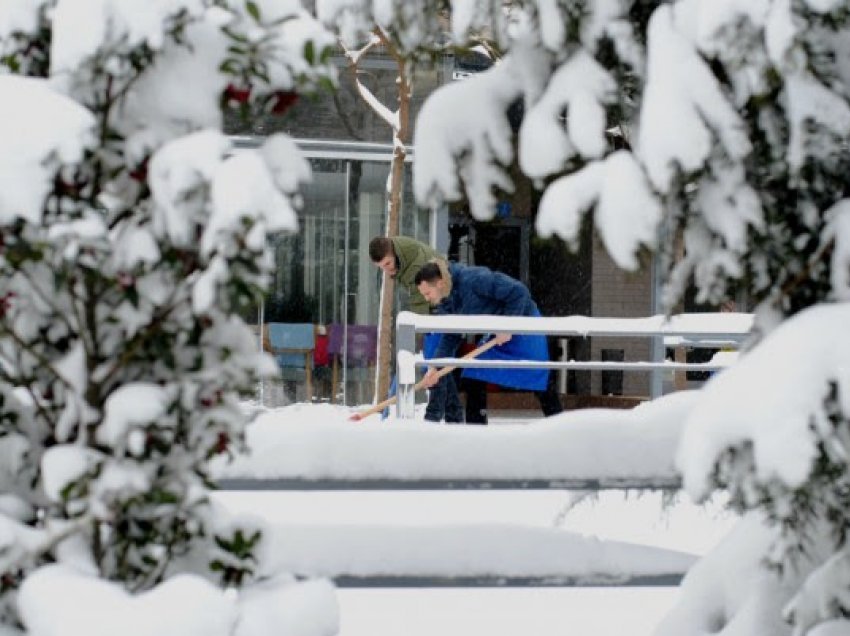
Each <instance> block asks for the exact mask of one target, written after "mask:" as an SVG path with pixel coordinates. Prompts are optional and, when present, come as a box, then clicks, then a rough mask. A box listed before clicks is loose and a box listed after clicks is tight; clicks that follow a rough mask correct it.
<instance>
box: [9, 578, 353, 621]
mask: <svg viewBox="0 0 850 636" xmlns="http://www.w3.org/2000/svg"><path fill="white" fill-rule="evenodd" d="M46 599H49V609H48V607H47V606H46V605H45V600H46ZM18 606H19V609H20V612H21V616H22V618H23V621H24V624H25V626H26V628H27V634H28V636H67V635H68V634H88V635H89V636H115V635H116V634H121V635H122V636H151V635H152V634H156V635H157V636H267V635H268V634H271V633H282V634H287V636H332V635H334V634H336V633H337V631H338V627H339V618H338V614H339V612H338V607H337V604H336V599H335V598H334V591H333V588H332V586H331V585H330V584H329V583H327V582H326V581H313V582H308V583H292V582H291V581H289V580H287V581H284V582H281V583H277V584H275V582H273V581H270V582H267V583H265V584H262V585H257V586H253V587H250V588H248V589H247V590H243V591H241V592H240V593H238V594H236V593H230V592H225V591H223V590H221V589H219V588H217V587H215V586H214V585H212V584H211V583H209V582H207V581H205V580H204V579H201V578H199V577H197V576H191V575H178V576H175V577H174V578H171V579H168V580H166V581H164V582H163V583H161V584H160V585H158V586H157V587H155V588H154V589H152V590H150V591H148V592H144V593H142V594H138V595H135V596H133V595H131V594H129V593H128V592H126V591H125V590H124V589H123V588H122V587H121V586H120V585H118V584H116V583H111V582H109V581H105V580H103V579H100V578H96V577H93V576H89V575H85V574H81V573H80V572H78V571H76V570H74V569H72V568H69V567H68V566H64V565H48V566H44V567H42V568H41V569H39V570H37V571H36V572H34V573H33V574H31V575H30V576H28V577H27V579H26V580H25V581H24V583H23V585H22V586H21V590H20V593H19V596H18Z"/></svg>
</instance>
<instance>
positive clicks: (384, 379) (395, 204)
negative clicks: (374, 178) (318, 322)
mask: <svg viewBox="0 0 850 636" xmlns="http://www.w3.org/2000/svg"><path fill="white" fill-rule="evenodd" d="M379 37H380V38H381V42H382V44H383V45H384V46H386V47H387V50H388V51H389V52H390V55H392V56H393V58H395V61H396V65H397V66H398V113H397V114H398V123H397V126H396V127H394V129H393V160H392V164H391V168H390V183H389V192H388V193H387V194H388V205H387V236H398V233H399V229H400V225H401V221H400V219H401V195H402V192H403V191H404V160H405V158H406V156H407V150H406V144H407V143H408V141H409V136H410V94H411V91H412V89H411V85H410V79H409V77H408V75H407V69H406V68H405V63H404V60H403V59H402V58H401V56H399V55H398V53H397V52H396V50H395V48H394V47H393V46H392V43H391V42H389V40H388V39H387V38H386V37H385V36H384V35H383V34H382V33H379ZM394 291H395V281H394V280H392V279H391V278H390V277H388V276H387V275H386V274H384V277H383V285H382V289H381V318H380V322H379V333H378V363H377V365H376V377H375V396H374V401H375V402H379V401H381V400H382V399H384V396H386V395H387V393H388V391H389V386H390V371H391V369H392V368H393V366H394V362H395V361H394V360H393V335H394V332H395V319H394V314H393V296H394Z"/></svg>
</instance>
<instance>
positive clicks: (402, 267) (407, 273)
mask: <svg viewBox="0 0 850 636" xmlns="http://www.w3.org/2000/svg"><path fill="white" fill-rule="evenodd" d="M390 240H391V241H392V242H393V251H394V252H395V255H396V258H397V259H398V273H397V274H396V276H395V279H396V281H397V282H398V283H399V284H400V285H401V286H402V287H404V288H405V289H406V290H407V292H408V294H410V299H409V302H408V305H409V307H408V308H409V309H410V311H413V312H415V313H417V314H428V313H430V311H431V307H430V306H429V305H428V301H427V300H425V298H424V297H423V296H422V294H420V293H419V290H418V289H416V282H415V278H416V274H417V273H418V272H419V270H420V269H422V266H423V265H425V263H427V262H428V261H430V260H433V259H437V260H442V261H444V262H445V260H446V258H445V256H443V255H442V254H440V253H439V252H437V251H436V250H434V249H433V248H432V247H430V246H429V245H426V244H425V243H421V242H420V241H417V240H416V239H412V238H408V237H406V236H393V237H391V238H390Z"/></svg>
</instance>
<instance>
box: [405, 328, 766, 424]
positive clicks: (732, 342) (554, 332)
mask: <svg viewBox="0 0 850 636" xmlns="http://www.w3.org/2000/svg"><path fill="white" fill-rule="evenodd" d="M752 325H753V315H752V314H745V313H734V312H723V313H699V314H678V315H674V316H663V315H657V316H650V317H647V318H592V317H588V316H564V317H540V318H533V317H526V316H423V315H419V314H414V313H412V312H401V313H400V314H399V316H398V320H397V321H396V335H397V337H396V343H397V347H398V354H397V357H396V360H397V374H398V375H397V377H398V378H399V380H400V381H399V390H398V404H397V413H398V416H399V417H400V418H403V419H410V418H411V417H413V412H414V408H413V404H414V391H413V382H414V379H415V369H414V367H424V366H429V365H430V366H437V367H441V366H453V367H460V368H468V367H499V368H535V369H541V368H543V369H569V370H593V371H599V370H607V371H642V372H649V373H651V374H652V379H651V382H650V395H651V397H653V398H656V397H658V396H660V395H661V392H662V390H661V387H662V373H663V372H665V371H714V370H717V369H721V368H724V367H726V366H728V364H729V357H728V356H727V357H722V356H719V357H717V358H714V359H712V360H710V361H708V362H676V361H670V360H665V356H664V352H665V348H666V347H691V348H731V349H737V348H738V347H740V345H741V343H742V342H743V341H744V340H745V339H746V337H747V336H748V334H749V333H750V330H751V329H752ZM500 332H507V333H511V334H542V335H548V336H559V337H582V338H587V337H594V336H598V337H622V338H635V337H643V338H648V339H651V342H652V348H651V351H652V353H651V356H650V357H651V359H650V360H642V361H607V360H606V361H597V360H564V361H546V362H540V361H530V360H511V361H506V360H476V359H461V358H439V359H431V360H425V359H423V358H422V356H416V355H414V351H415V347H416V334H419V333H459V334H471V333H500Z"/></svg>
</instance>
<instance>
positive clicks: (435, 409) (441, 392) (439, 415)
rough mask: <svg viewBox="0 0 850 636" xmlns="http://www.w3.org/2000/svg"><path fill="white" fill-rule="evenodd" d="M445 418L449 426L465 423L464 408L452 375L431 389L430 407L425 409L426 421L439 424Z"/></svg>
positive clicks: (429, 393)
mask: <svg viewBox="0 0 850 636" xmlns="http://www.w3.org/2000/svg"><path fill="white" fill-rule="evenodd" d="M443 417H445V418H446V422H448V423H449V424H457V423H460V422H463V406H462V405H461V403H460V397H459V396H458V394H457V385H456V384H455V380H454V376H452V374H451V373H447V374H446V375H444V376H443V377H442V378H440V380H439V382H437V384H435V385H434V386H432V387H431V388H430V389H429V392H428V406H427V407H426V408H425V420H426V421H428V422H439V421H440V420H442V419H443Z"/></svg>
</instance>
